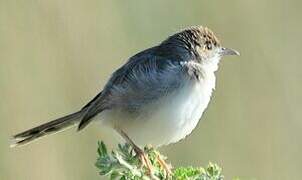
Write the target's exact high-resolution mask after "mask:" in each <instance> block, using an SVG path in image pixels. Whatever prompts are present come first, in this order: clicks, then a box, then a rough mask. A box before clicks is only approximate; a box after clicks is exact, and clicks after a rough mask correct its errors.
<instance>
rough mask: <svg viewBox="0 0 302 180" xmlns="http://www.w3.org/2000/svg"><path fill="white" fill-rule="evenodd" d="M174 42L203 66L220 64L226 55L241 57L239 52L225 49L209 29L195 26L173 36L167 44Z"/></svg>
mask: <svg viewBox="0 0 302 180" xmlns="http://www.w3.org/2000/svg"><path fill="white" fill-rule="evenodd" d="M169 41H170V42H173V44H177V45H178V46H182V47H184V48H185V49H187V50H188V52H190V53H191V54H192V55H193V56H194V57H195V59H196V60H197V61H199V63H201V64H205V65H206V64H218V62H219V60H220V59H221V58H222V57H223V56H226V55H239V52H238V51H236V50H233V49H230V48H226V47H223V46H222V45H221V44H220V42H219V40H218V39H217V37H216V36H215V35H214V33H213V31H211V30H210V29H209V28H207V27H202V26H193V27H189V28H186V29H184V30H182V31H180V32H178V33H176V34H174V35H172V36H170V37H169V38H168V39H167V40H166V42H169Z"/></svg>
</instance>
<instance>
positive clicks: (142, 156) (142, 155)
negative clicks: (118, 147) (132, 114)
mask: <svg viewBox="0 0 302 180" xmlns="http://www.w3.org/2000/svg"><path fill="white" fill-rule="evenodd" d="M118 132H119V133H120V135H121V136H122V137H123V138H124V139H125V140H126V141H127V143H129V144H130V145H131V146H132V148H133V150H134V152H135V154H136V156H138V157H139V159H140V161H141V163H142V165H143V166H144V165H145V166H146V167H147V170H148V174H149V175H150V176H151V177H152V176H153V169H152V164H151V162H150V160H149V158H148V156H147V154H146V153H145V152H144V151H143V150H142V149H141V148H140V147H138V146H137V145H136V144H135V143H134V142H133V141H132V140H131V139H130V138H129V136H128V135H127V134H126V133H125V132H124V131H122V130H119V131H118Z"/></svg>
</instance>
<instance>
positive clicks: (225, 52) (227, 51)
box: [220, 47, 240, 56]
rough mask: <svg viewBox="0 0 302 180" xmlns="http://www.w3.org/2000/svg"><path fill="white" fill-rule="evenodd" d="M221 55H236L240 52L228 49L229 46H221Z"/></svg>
mask: <svg viewBox="0 0 302 180" xmlns="http://www.w3.org/2000/svg"><path fill="white" fill-rule="evenodd" d="M220 54H221V56H227V55H236V56H239V55H240V53H239V52H238V51H236V50H234V49H229V48H225V47H222V48H221V51H220Z"/></svg>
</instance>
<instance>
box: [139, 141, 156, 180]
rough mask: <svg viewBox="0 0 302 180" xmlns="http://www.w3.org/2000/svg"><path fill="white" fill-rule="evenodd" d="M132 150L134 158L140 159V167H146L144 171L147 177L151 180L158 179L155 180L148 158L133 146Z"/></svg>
mask: <svg viewBox="0 0 302 180" xmlns="http://www.w3.org/2000/svg"><path fill="white" fill-rule="evenodd" d="M133 150H134V152H135V154H136V156H137V157H138V158H139V159H140V161H141V166H142V167H146V169H147V175H148V176H150V178H151V179H152V180H153V179H155V180H157V179H158V178H156V177H155V176H154V170H153V166H152V163H151V162H150V160H149V158H148V155H147V154H146V153H145V152H144V151H143V150H142V149H140V148H139V147H137V146H133ZM142 167H141V168H142Z"/></svg>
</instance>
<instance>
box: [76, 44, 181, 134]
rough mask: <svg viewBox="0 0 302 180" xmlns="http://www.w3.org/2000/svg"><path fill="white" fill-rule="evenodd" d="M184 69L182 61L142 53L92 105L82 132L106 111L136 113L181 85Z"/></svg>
mask: <svg viewBox="0 0 302 180" xmlns="http://www.w3.org/2000/svg"><path fill="white" fill-rule="evenodd" d="M183 74H184V73H183V68H182V66H181V63H180V61H179V60H175V59H167V58H164V57H161V56H158V55H154V54H153V53H152V49H149V50H146V51H144V52H142V53H139V54H137V55H135V56H133V57H132V58H130V59H129V61H128V62H127V63H126V64H125V65H123V66H122V67H121V68H119V69H118V70H117V71H116V72H114V73H113V75H112V76H111V78H110V79H109V81H108V83H107V84H106V86H105V88H104V90H103V91H102V93H100V94H99V95H98V96H97V97H96V98H94V100H93V101H91V102H89V103H88V105H86V106H85V107H84V108H86V112H85V115H84V116H83V119H82V121H81V122H80V124H79V127H78V129H79V130H81V129H83V128H84V127H85V126H86V125H87V124H88V123H89V122H90V121H91V119H92V117H94V116H95V115H96V114H98V113H100V112H102V111H103V110H105V109H111V108H120V109H127V110H131V111H135V110H137V109H139V108H140V107H141V106H142V105H145V104H148V103H150V102H152V101H154V100H156V99H158V98H160V97H161V96H165V95H167V94H169V93H170V92H171V91H173V90H175V89H177V88H178V87H179V86H181V85H182V84H181V82H182V80H181V79H180V78H183V77H184V76H183Z"/></svg>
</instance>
